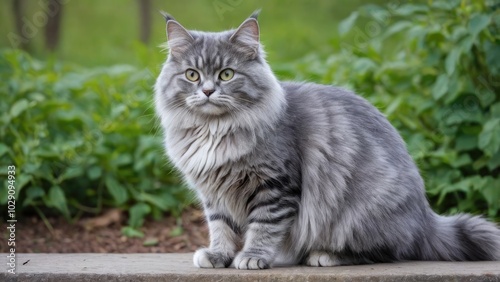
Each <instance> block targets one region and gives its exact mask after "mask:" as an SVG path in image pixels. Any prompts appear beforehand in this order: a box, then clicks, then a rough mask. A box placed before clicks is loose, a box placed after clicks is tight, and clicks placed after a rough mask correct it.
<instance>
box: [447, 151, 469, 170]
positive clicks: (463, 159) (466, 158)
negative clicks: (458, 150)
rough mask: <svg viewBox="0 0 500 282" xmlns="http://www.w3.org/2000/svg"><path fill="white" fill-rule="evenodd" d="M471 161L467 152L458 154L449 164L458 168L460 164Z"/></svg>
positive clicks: (466, 163)
mask: <svg viewBox="0 0 500 282" xmlns="http://www.w3.org/2000/svg"><path fill="white" fill-rule="evenodd" d="M471 163H472V159H471V157H470V156H469V155H468V154H462V155H460V156H459V157H458V158H457V159H456V160H455V161H453V162H452V163H451V166H452V167H454V168H459V167H461V166H465V165H468V164H471Z"/></svg>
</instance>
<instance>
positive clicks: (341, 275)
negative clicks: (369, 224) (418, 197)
mask: <svg viewBox="0 0 500 282" xmlns="http://www.w3.org/2000/svg"><path fill="white" fill-rule="evenodd" d="M0 255H1V256H2V258H3V260H2V261H3V262H6V257H7V254H0ZM192 255H193V254H22V253H20V254H17V255H16V264H17V265H16V274H14V275H13V274H10V273H7V272H6V269H7V266H6V263H3V264H2V265H3V266H2V267H3V269H4V270H3V271H2V272H1V273H0V281H30V282H31V281H196V282H205V281H228V282H229V281H230V282H233V281H398V282H399V281H500V262H420V261H419V262H401V263H386V264H372V265H357V266H338V267H319V268H318V267H305V266H294V267H275V268H273V269H267V270H259V271H256V270H236V269H199V268H196V267H194V266H193V263H192Z"/></svg>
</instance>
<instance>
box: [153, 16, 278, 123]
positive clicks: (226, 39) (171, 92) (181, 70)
mask: <svg viewBox="0 0 500 282" xmlns="http://www.w3.org/2000/svg"><path fill="white" fill-rule="evenodd" d="M165 18H166V20H167V37H168V40H167V45H168V50H169V55H168V58H167V61H166V62H165V64H164V66H163V69H162V72H161V73H160V76H159V77H158V80H157V83H156V86H155V91H156V106H157V111H158V113H159V114H160V117H162V122H165V120H164V118H166V117H165V116H166V115H168V113H170V114H171V116H170V117H169V118H170V119H172V118H173V117H172V115H175V121H172V120H169V121H168V122H183V121H182V120H181V119H197V120H200V118H201V119H202V120H203V119H205V120H214V119H224V118H225V119H228V118H231V119H240V120H241V119H246V120H247V121H248V122H251V120H253V119H256V118H257V116H259V115H260V116H261V117H263V118H266V117H267V115H268V113H267V112H269V111H271V112H272V111H279V110H280V109H281V108H282V104H283V103H284V98H283V93H282V90H281V87H280V85H279V83H278V81H277V79H276V78H275V76H274V74H273V73H272V71H271V69H270V67H269V65H268V64H267V62H266V61H265V55H264V51H263V49H262V45H261V44H260V42H259V36H260V35H259V24H258V22H257V13H254V14H253V15H252V16H250V17H249V18H248V19H246V20H245V21H244V22H243V23H242V24H241V25H240V26H239V27H238V28H237V29H235V30H229V31H223V32H200V31H192V30H187V29H185V28H184V27H183V26H182V25H181V24H180V23H179V22H177V21H176V20H174V19H173V18H172V17H171V16H169V15H165ZM254 126H257V125H254Z"/></svg>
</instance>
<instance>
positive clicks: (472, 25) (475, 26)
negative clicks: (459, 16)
mask: <svg viewBox="0 0 500 282" xmlns="http://www.w3.org/2000/svg"><path fill="white" fill-rule="evenodd" d="M490 19H491V18H490V16H489V15H485V14H475V15H474V16H472V18H471V19H470V21H469V25H468V26H467V29H468V30H469V32H470V33H471V34H472V35H474V36H475V35H477V34H479V32H481V31H482V30H483V29H485V28H486V27H487V26H488V25H489V23H490Z"/></svg>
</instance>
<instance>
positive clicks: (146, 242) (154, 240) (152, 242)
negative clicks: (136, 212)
mask: <svg viewBox="0 0 500 282" xmlns="http://www.w3.org/2000/svg"><path fill="white" fill-rule="evenodd" d="M158 243H159V241H158V238H147V239H146V240H144V242H142V245H143V246H145V247H151V246H156V245H158Z"/></svg>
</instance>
